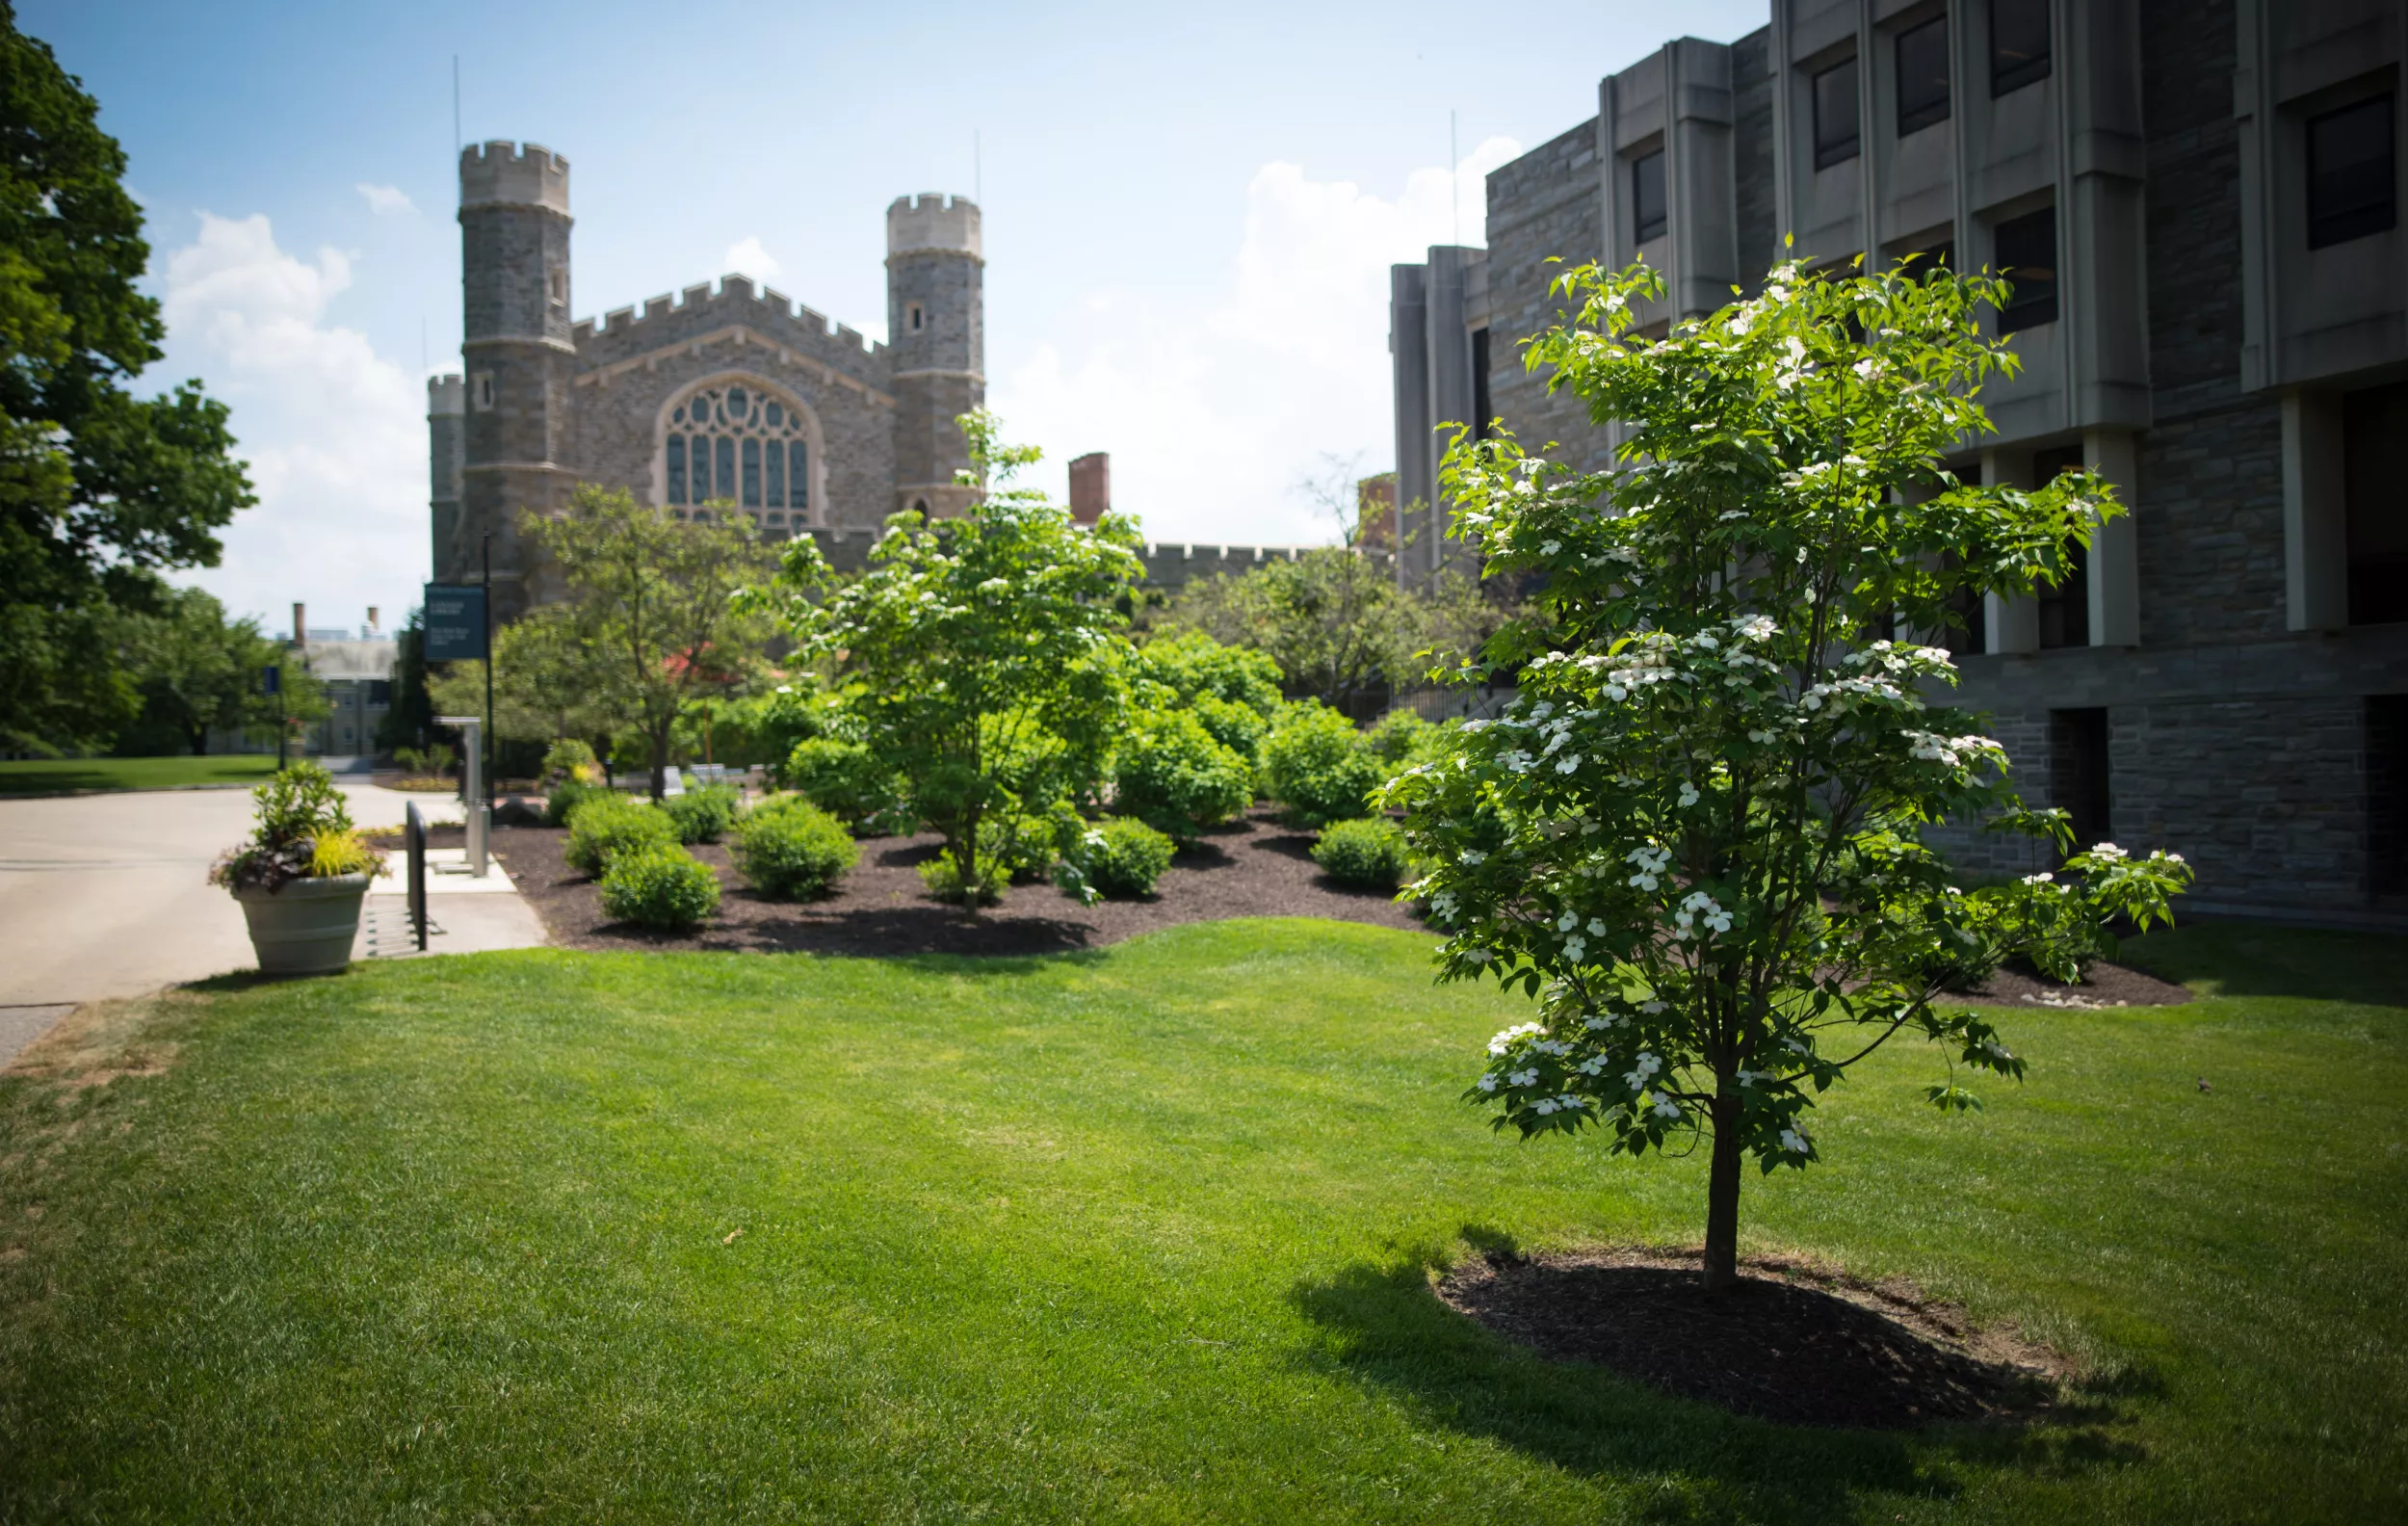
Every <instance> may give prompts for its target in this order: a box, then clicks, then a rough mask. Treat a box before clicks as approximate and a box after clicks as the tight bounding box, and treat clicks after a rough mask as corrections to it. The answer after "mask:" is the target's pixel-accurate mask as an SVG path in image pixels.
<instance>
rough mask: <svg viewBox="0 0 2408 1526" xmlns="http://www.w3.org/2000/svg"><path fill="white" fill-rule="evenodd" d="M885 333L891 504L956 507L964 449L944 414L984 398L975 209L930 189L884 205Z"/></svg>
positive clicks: (964, 496) (961, 493) (982, 291)
mask: <svg viewBox="0 0 2408 1526" xmlns="http://www.w3.org/2000/svg"><path fill="white" fill-rule="evenodd" d="M886 334H887V341H886V342H887V351H888V353H889V354H890V355H892V356H893V360H894V368H895V369H894V373H893V375H894V382H895V506H896V507H897V508H898V509H910V508H919V507H922V506H925V507H926V508H927V509H928V511H929V512H930V513H938V514H946V513H958V512H959V511H960V509H961V508H962V506H963V505H965V504H967V503H968V502H969V501H970V500H971V499H972V498H973V497H974V496H975V495H976V489H974V488H969V487H960V486H958V485H957V484H955V481H954V473H955V470H957V469H959V468H961V467H964V466H967V465H968V464H969V461H970V458H969V452H968V451H967V449H966V448H965V447H964V445H963V443H962V438H961V431H960V429H959V428H958V427H957V426H955V423H954V420H955V418H957V417H959V416H960V415H961V414H963V413H967V412H969V411H971V410H972V409H973V408H981V407H983V406H984V405H985V402H986V260H985V258H984V257H983V256H982V254H981V252H980V241H979V209H978V207H977V206H976V205H975V204H974V203H972V202H969V201H966V200H964V199H962V198H961V197H954V198H953V199H952V200H950V201H948V200H947V199H946V198H945V197H943V196H941V195H939V194H937V193H936V192H933V191H929V192H923V193H922V194H921V195H919V196H917V197H897V198H896V200H895V202H894V204H893V205H892V206H889V207H888V208H887V209H886Z"/></svg>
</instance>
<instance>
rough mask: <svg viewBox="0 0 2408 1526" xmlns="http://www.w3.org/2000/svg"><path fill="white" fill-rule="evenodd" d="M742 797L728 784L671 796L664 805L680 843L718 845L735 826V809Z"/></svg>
mask: <svg viewBox="0 0 2408 1526" xmlns="http://www.w3.org/2000/svg"><path fill="white" fill-rule="evenodd" d="M743 802H744V797H743V796H741V795H739V794H737V793H736V787H735V786H734V785H732V784H712V785H707V786H705V787H704V788H701V789H692V790H688V791H686V793H684V794H683V795H678V796H673V797H671V798H670V799H669V800H668V801H667V802H666V808H667V811H668V819H669V822H670V824H671V825H673V826H674V827H676V829H677V840H678V841H679V842H681V843H698V842H705V843H707V842H718V841H719V840H720V836H721V835H722V834H723V833H724V832H725V831H726V830H727V829H728V828H730V827H733V826H734V825H736V807H737V806H738V805H740V804H742V803H743Z"/></svg>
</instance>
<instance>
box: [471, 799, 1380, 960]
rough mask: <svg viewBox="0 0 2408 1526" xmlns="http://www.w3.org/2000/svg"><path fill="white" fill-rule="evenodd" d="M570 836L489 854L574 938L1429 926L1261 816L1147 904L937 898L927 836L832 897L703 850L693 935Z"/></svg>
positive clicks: (1181, 861)
mask: <svg viewBox="0 0 2408 1526" xmlns="http://www.w3.org/2000/svg"><path fill="white" fill-rule="evenodd" d="M567 835H568V834H567V833H566V832H565V831H563V830H561V829H555V828H545V827H500V828H496V829H494V832H493V844H494V852H495V853H496V854H497V855H499V856H500V858H501V860H502V863H503V865H504V867H506V868H508V869H509V870H510V878H511V879H512V880H513V881H516V882H517V885H518V888H519V890H520V892H521V893H522V894H524V895H525V896H526V897H527V899H528V901H529V902H531V903H532V904H533V905H534V907H535V908H536V912H537V915H539V916H541V917H542V918H543V925H544V928H545V929H546V931H548V932H549V933H550V934H552V941H553V942H554V943H556V944H560V945H563V946H565V947H568V948H589V949H608V948H641V949H664V948H669V949H730V950H751V951H757V952H764V953H782V952H808V953H815V954H867V955H890V956H891V955H902V954H1053V953H1060V952H1061V951H1063V950H1067V949H1084V948H1100V947H1102V946H1104V945H1105V944H1108V943H1117V942H1119V941H1120V940H1122V939H1123V938H1129V937H1135V936H1136V935H1138V934H1140V933H1150V932H1152V931H1154V930H1155V929H1157V928H1165V927H1171V926H1175V925H1176V924H1178V923H1182V922H1207V921H1212V920H1215V919H1217V918H1221V917H1241V916H1318V917H1332V918H1335V919H1337V920H1340V921H1346V922H1370V923H1374V924H1376V925H1377V926H1380V927H1393V928H1402V929H1406V930H1408V931H1418V930H1420V929H1421V927H1422V923H1421V922H1420V921H1419V920H1418V919H1417V918H1415V917H1414V916H1412V915H1411V914H1410V913H1409V912H1407V911H1406V910H1405V909H1404V908H1402V907H1400V906H1398V905H1397V904H1396V903H1395V902H1393V901H1391V900H1390V899H1389V898H1388V896H1387V895H1386V894H1384V893H1381V892H1375V891H1360V890H1352V889H1348V888H1347V887H1345V886H1343V885H1340V884H1338V883H1337V882H1336V881H1332V880H1331V879H1329V877H1328V876H1326V875H1324V874H1322V872H1321V869H1320V868H1319V866H1317V865H1316V864H1315V863H1314V862H1313V860H1312V858H1311V856H1310V851H1311V849H1312V846H1313V838H1312V834H1311V833H1309V832H1301V831H1295V830H1291V829H1287V828H1284V827H1281V826H1279V825H1278V824H1277V823H1275V822H1273V821H1271V820H1270V819H1269V815H1268V814H1266V813H1257V814H1256V815H1254V816H1251V817H1249V818H1248V819H1247V820H1245V821H1243V822H1241V823H1236V824H1233V825H1231V826H1229V827H1225V828H1221V829H1217V830H1215V831H1213V832H1209V833H1207V834H1206V835H1205V837H1204V839H1203V840H1202V841H1201V842H1200V843H1198V844H1197V846H1196V847H1194V848H1193V849H1191V850H1189V851H1188V852H1186V853H1183V854H1181V855H1179V856H1178V857H1177V858H1176V859H1175V860H1173V861H1172V863H1171V866H1170V870H1169V872H1168V873H1166V874H1165V875H1164V876H1163V878H1162V881H1161V882H1160V883H1159V884H1158V885H1157V886H1156V887H1155V893H1154V894H1153V895H1152V896H1151V897H1149V898H1148V899H1146V900H1143V901H1105V902H1101V903H1099V904H1098V905H1095V906H1091V907H1083V906H1081V905H1079V903H1078V902H1077V901H1075V900H1072V899H1071V898H1070V897H1068V896H1065V895H1063V894H1062V893H1061V892H1060V890H1057V889H1055V888H1054V887H1053V886H1052V885H1050V884H1028V885H1014V886H1012V888H1011V889H1010V890H1009V891H1008V893H1007V894H1006V895H1005V897H1004V901H1003V904H1002V905H1001V906H996V907H990V908H987V909H985V910H983V911H981V912H980V913H979V914H978V915H977V916H975V917H973V916H971V915H969V914H968V913H966V912H963V911H961V910H959V909H957V908H953V907H947V906H941V905H939V904H938V903H936V902H934V901H932V900H930V899H929V895H928V892H927V889H926V887H925V886H923V885H922V884H921V882H920V875H919V866H920V865H921V864H922V863H923V862H925V861H926V860H928V859H929V858H931V857H934V856H935V855H936V847H937V839H936V838H935V837H934V836H933V835H932V834H926V835H921V836H917V837H873V838H869V839H867V840H865V841H863V843H862V844H861V861H860V863H858V864H857V865H855V866H854V868H853V870H852V872H851V873H850V874H848V875H847V876H845V878H844V880H843V881H842V882H841V883H840V884H839V885H838V887H837V892H836V894H834V895H833V896H830V897H828V898H827V899H826V900H824V901H806V902H787V901H771V900H768V899H765V898H763V897H762V896H759V895H757V894H755V893H754V892H753V891H752V890H751V889H750V887H748V886H746V884H745V882H744V881H743V879H742V878H741V877H739V876H738V875H737V873H736V872H735V870H734V869H733V868H732V867H730V865H729V863H728V857H727V849H726V847H725V846H724V845H719V844H701V845H697V846H696V847H695V848H694V856H695V857H697V858H699V859H701V860H702V861H703V862H704V863H706V864H709V865H710V866H711V867H712V868H713V869H715V870H717V871H718V872H719V877H720V909H719V915H718V916H716V917H714V918H713V919H712V920H711V921H710V922H708V923H706V924H704V925H703V926H702V927H700V928H698V929H696V930H695V931H694V933H692V934H688V935H685V936H676V935H672V934H656V933H648V932H645V931H644V930H642V929H641V928H635V927H630V926H628V925H626V924H624V923H619V922H613V921H612V920H611V919H610V918H609V917H608V916H607V915H606V914H605V913H604V912H603V910H602V899H601V892H600V890H599V889H598V888H597V887H596V886H595V884H594V882H593V881H590V880H588V879H587V878H586V877H585V876H583V875H581V874H579V873H578V872H577V871H576V870H574V869H571V868H569V867H568V865H567V863H566V861H565V860H564V859H563V857H562V856H561V850H562V845H563V842H564V840H565V839H566V837H567Z"/></svg>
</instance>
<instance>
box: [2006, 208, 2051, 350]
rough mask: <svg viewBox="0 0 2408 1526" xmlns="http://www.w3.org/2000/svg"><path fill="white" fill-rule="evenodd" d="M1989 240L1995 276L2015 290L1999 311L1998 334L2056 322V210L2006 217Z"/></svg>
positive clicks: (2041, 210)
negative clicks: (1995, 268)
mask: <svg viewBox="0 0 2408 1526" xmlns="http://www.w3.org/2000/svg"><path fill="white" fill-rule="evenodd" d="M1992 239H1993V242H1992V248H1991V252H1992V253H1993V254H1994V255H1995V256H1997V259H1996V263H1997V265H1998V268H1999V274H2000V275H2002V276H2005V277H2006V278H2007V280H2008V281H2009V282H2011V283H2012V284H2013V285H2014V287H2015V294H2014V295H2013V296H2011V297H2009V298H2008V299H2007V300H2006V305H2005V306H2004V307H2002V308H2001V309H2000V310H1999V332H2001V333H2002V334H2010V333H2013V332H2015V331H2016V330H2017V329H2029V328H2033V327H2034V326H2036V325H2039V324H2047V323H2055V322H2056V208H2055V207H2042V208H2041V209H2040V210H2039V211H2037V212H2033V213H2029V214H2027V215H2026V216H2023V217H2019V218H2009V219H2007V220H2006V221H2005V222H2003V223H2002V224H1999V225H1998V227H1997V228H1996V229H1994V230H1993V233H1992Z"/></svg>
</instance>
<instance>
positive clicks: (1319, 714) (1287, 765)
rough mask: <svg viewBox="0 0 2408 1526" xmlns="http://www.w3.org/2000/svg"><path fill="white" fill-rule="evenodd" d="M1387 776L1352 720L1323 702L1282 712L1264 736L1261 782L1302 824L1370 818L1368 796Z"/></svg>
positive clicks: (1322, 824) (1309, 701)
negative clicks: (1268, 732) (1364, 743)
mask: <svg viewBox="0 0 2408 1526" xmlns="http://www.w3.org/2000/svg"><path fill="white" fill-rule="evenodd" d="M1386 778H1387V774H1386V772H1385V771H1384V770H1383V769H1382V768H1381V767H1380V764H1379V759H1377V758H1375V757H1374V756H1373V755H1372V753H1371V750H1370V749H1368V748H1366V747H1365V746H1364V745H1363V737H1362V733H1360V732H1358V731H1356V730H1355V729H1354V723H1353V722H1351V721H1348V719H1347V718H1346V717H1345V716H1343V715H1340V714H1339V713H1338V712H1337V711H1335V710H1332V709H1329V708H1328V707H1326V706H1324V705H1322V703H1321V702H1320V701H1319V700H1315V699H1306V700H1303V701H1301V702H1299V703H1296V704H1293V705H1290V706H1289V707H1288V708H1287V709H1285V710H1283V711H1281V712H1280V715H1279V719H1278V720H1277V721H1275V722H1273V723H1272V724H1271V728H1270V735H1269V736H1268V737H1266V738H1264V740H1263V781H1264V783H1265V785H1266V786H1267V787H1268V788H1269V791H1270V797H1271V799H1272V800H1274V801H1277V802H1279V804H1280V805H1281V807H1282V808H1284V809H1285V810H1286V812H1287V814H1288V818H1289V819H1290V820H1291V821H1293V822H1295V823H1296V825H1297V826H1299V827H1325V826H1327V825H1328V824H1329V823H1331V822H1334V821H1350V820H1352V819H1353V818H1355V817H1358V816H1369V815H1370V814H1371V813H1372V806H1371V803H1370V802H1368V801H1367V800H1366V799H1365V797H1366V796H1367V795H1369V794H1370V793H1371V791H1373V790H1374V789H1376V788H1377V787H1378V786H1379V785H1380V783H1381V782H1383V781H1384V780H1385V779H1386Z"/></svg>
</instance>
